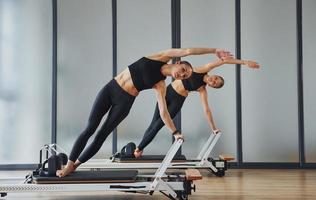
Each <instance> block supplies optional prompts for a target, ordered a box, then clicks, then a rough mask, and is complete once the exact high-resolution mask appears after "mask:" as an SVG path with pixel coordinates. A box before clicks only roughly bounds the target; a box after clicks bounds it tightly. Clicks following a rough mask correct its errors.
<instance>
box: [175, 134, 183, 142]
mask: <svg viewBox="0 0 316 200" xmlns="http://www.w3.org/2000/svg"><path fill="white" fill-rule="evenodd" d="M173 136H174V139H175V140H178V139H182V140H183V141H184V137H183V135H182V134H181V133H180V132H178V133H176V134H174V135H173Z"/></svg>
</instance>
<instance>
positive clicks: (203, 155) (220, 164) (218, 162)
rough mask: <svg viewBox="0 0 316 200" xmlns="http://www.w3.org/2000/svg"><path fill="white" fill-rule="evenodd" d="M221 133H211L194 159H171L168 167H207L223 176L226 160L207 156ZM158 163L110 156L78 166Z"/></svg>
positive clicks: (151, 166) (121, 166) (146, 166)
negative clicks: (118, 158) (128, 160)
mask: <svg viewBox="0 0 316 200" xmlns="http://www.w3.org/2000/svg"><path fill="white" fill-rule="evenodd" d="M221 135H222V133H221V132H219V133H217V134H215V133H212V134H211V135H210V137H209V138H208V140H207V141H206V142H205V143H204V145H203V147H202V149H201V151H200V153H199V154H198V156H197V158H196V159H194V160H187V161H176V162H175V161H173V162H171V163H170V165H169V166H168V168H175V169H186V168H195V169H199V168H203V169H209V170H210V171H211V172H212V173H214V174H215V175H216V176H224V175H225V170H227V161H226V160H225V159H211V158H209V156H210V154H211V152H212V150H213V149H214V146H215V144H216V143H217V141H218V140H219V138H220V137H221ZM159 165H160V163H157V162H150V160H149V161H148V162H137V160H136V159H135V161H130V162H117V161H116V158H115V157H114V156H112V158H111V159H92V160H91V161H88V162H87V163H84V164H82V165H81V166H80V168H85V169H91V170H98V169H109V168H111V169H156V168H158V167H159Z"/></svg>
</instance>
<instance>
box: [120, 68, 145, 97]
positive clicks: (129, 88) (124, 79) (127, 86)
mask: <svg viewBox="0 0 316 200" xmlns="http://www.w3.org/2000/svg"><path fill="white" fill-rule="evenodd" d="M114 79H115V80H116V82H117V83H118V84H119V86H121V88H122V89H123V90H125V91H126V92H127V93H128V94H130V95H132V96H135V97H136V96H137V95H138V93H139V92H138V90H137V89H136V88H135V86H134V83H133V80H132V77H131V73H130V72H129V69H128V68H126V69H125V70H124V71H122V72H121V73H119V74H118V75H117V76H116V77H115V78H114Z"/></svg>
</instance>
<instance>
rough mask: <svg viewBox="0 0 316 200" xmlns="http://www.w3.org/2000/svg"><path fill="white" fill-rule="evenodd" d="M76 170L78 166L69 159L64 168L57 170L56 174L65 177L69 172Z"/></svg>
mask: <svg viewBox="0 0 316 200" xmlns="http://www.w3.org/2000/svg"><path fill="white" fill-rule="evenodd" d="M75 170H76V167H75V164H74V162H72V161H68V163H67V165H66V166H65V167H64V168H62V169H61V170H57V171H56V176H58V177H59V178H61V177H65V176H67V175H68V174H70V173H72V172H74V171H75Z"/></svg>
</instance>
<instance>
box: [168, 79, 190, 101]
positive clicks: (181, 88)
mask: <svg viewBox="0 0 316 200" xmlns="http://www.w3.org/2000/svg"><path fill="white" fill-rule="evenodd" d="M171 86H172V88H173V89H174V90H175V91H176V92H177V93H178V94H180V95H181V96H184V97H187V96H188V94H189V92H188V91H187V90H186V89H185V88H184V86H183V84H182V81H181V80H175V81H173V82H172V83H171Z"/></svg>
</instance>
